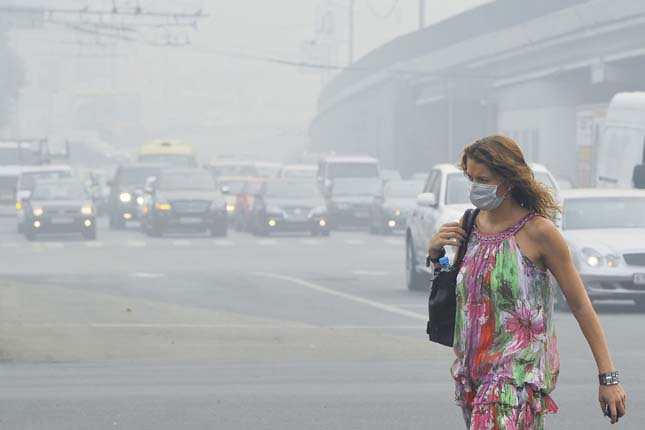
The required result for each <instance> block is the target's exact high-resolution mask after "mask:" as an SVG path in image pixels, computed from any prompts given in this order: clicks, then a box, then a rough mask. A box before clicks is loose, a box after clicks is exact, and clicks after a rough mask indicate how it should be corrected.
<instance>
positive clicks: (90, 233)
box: [81, 228, 96, 240]
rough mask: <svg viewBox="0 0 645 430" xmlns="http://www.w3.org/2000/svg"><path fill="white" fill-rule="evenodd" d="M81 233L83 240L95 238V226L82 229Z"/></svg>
mask: <svg viewBox="0 0 645 430" xmlns="http://www.w3.org/2000/svg"><path fill="white" fill-rule="evenodd" d="M81 234H82V235H83V239H85V240H96V228H91V229H88V230H83V232H82V233H81Z"/></svg>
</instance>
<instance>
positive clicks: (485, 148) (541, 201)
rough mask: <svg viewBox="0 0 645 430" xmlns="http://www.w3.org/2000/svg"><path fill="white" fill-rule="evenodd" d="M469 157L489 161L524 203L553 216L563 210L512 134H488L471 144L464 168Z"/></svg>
mask: <svg viewBox="0 0 645 430" xmlns="http://www.w3.org/2000/svg"><path fill="white" fill-rule="evenodd" d="M469 159H471V160H474V161H476V162H478V163H482V164H484V165H486V167H488V168H489V169H490V170H491V171H492V172H493V173H495V174H496V175H498V176H500V177H501V178H502V179H503V180H504V181H505V182H506V184H508V185H510V187H511V197H512V198H513V200H515V201H516V202H517V203H519V204H520V205H521V206H523V207H525V208H527V209H529V210H531V211H534V212H536V213H537V214H539V215H542V216H544V217H546V218H550V219H553V218H555V217H556V216H557V214H558V213H560V211H561V210H560V207H559V206H558V204H557V203H556V201H555V199H554V198H553V195H552V192H551V190H550V189H549V188H547V187H546V186H544V185H542V184H541V183H539V182H538V181H536V180H535V176H534V174H533V170H531V168H530V167H529V165H528V164H527V163H526V160H525V159H524V154H522V150H521V149H520V147H519V146H518V145H517V143H515V141H513V139H511V138H510V137H506V136H502V135H493V136H487V137H484V138H481V139H479V140H477V141H475V142H474V143H472V144H470V145H468V146H467V147H466V148H465V149H464V153H463V155H462V156H461V163H460V164H459V167H460V168H461V170H463V171H464V172H465V171H466V164H467V163H468V160H469Z"/></svg>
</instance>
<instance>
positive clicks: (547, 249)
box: [428, 136, 626, 430]
mask: <svg viewBox="0 0 645 430" xmlns="http://www.w3.org/2000/svg"><path fill="white" fill-rule="evenodd" d="M460 167H461V169H462V170H463V171H464V173H465V175H466V176H467V178H468V179H469V181H470V199H471V202H472V203H473V204H474V205H475V206H476V207H478V208H479V209H480V212H479V214H478V216H477V219H476V221H475V225H474V228H473V231H472V234H471V235H470V238H469V241H468V244H467V248H466V255H465V257H464V259H463V262H462V265H461V270H460V273H459V277H458V279H457V293H456V294H457V314H456V320H455V341H454V351H455V354H456V356H457V358H456V360H455V362H454V364H453V366H452V368H451V373H452V376H453V378H454V380H455V391H456V400H457V403H458V405H459V406H461V408H462V411H463V415H464V419H465V421H466V426H467V427H468V428H469V429H470V430H484V429H485V430H509V429H513V430H543V429H544V417H545V415H546V414H548V413H555V412H556V411H557V409H558V408H557V406H556V404H555V402H554V401H553V400H552V399H551V397H550V394H551V392H552V391H553V389H554V388H555V385H556V381H557V379H558V373H559V356H558V349H557V342H556V334H555V327H554V325H553V322H552V312H553V285H552V282H551V276H550V274H552V275H553V276H554V277H555V278H556V280H557V281H558V284H559V285H560V288H561V289H562V293H563V294H564V296H565V297H566V299H567V303H568V304H569V307H570V309H571V311H572V313H573V315H574V316H575V318H576V320H577V321H578V324H579V325H580V328H581V330H582V333H583V334H584V336H585V337H586V339H587V342H588V343H589V346H590V348H591V351H592V353H593V356H594V359H595V361H596V364H597V367H598V373H599V382H600V387H599V393H598V399H599V401H600V408H601V410H602V411H603V413H605V411H606V410H608V412H609V415H610V417H611V422H612V423H614V422H617V421H618V418H619V417H622V416H623V415H625V413H626V406H625V402H626V396H625V392H624V391H623V388H622V387H621V385H620V384H619V383H618V382H619V381H618V374H617V372H616V369H615V368H614V365H613V363H612V360H611V357H610V354H609V351H608V349H607V344H606V342H605V337H604V334H603V331H602V328H601V326H600V323H599V321H598V317H597V315H596V313H595V311H594V309H593V307H592V305H591V302H590V300H589V297H588V296H587V294H586V291H585V289H584V286H583V284H582V281H581V280H580V277H579V275H578V273H577V272H576V269H575V266H574V264H573V261H572V259H571V255H570V254H569V250H568V247H567V244H566V242H565V240H564V238H563V237H562V235H561V234H560V232H559V230H558V229H557V227H556V226H555V225H554V224H553V222H551V221H550V219H553V218H554V217H555V216H556V215H557V212H558V211H559V208H558V206H557V204H556V202H555V200H554V199H553V197H552V196H551V194H550V193H549V191H548V189H546V188H545V187H543V186H542V185H540V184H539V183H538V182H537V181H536V180H535V178H534V176H533V173H532V171H531V169H530V167H529V166H528V165H527V163H526V161H525V160H524V156H523V154H522V151H521V150H520V148H519V147H518V145H517V144H516V143H515V142H514V141H513V140H511V139H510V138H507V137H505V136H489V137H485V138H483V139H480V140H478V141H476V142H475V143H473V144H471V145H470V146H468V147H466V149H465V150H464V153H463V156H462V159H461V163H460ZM465 237H466V232H465V231H464V230H463V229H462V228H461V226H460V223H456V222H455V223H450V224H445V225H443V226H442V227H441V229H440V230H439V231H438V232H437V233H436V234H435V235H434V236H433V237H432V239H431V240H430V244H429V250H428V253H429V255H430V257H431V259H432V261H433V262H435V268H437V267H438V265H437V263H436V261H438V258H439V257H440V256H441V255H443V253H444V252H445V248H444V247H445V246H456V247H458V246H459V244H460V243H461V242H462V241H463V240H464V239H465Z"/></svg>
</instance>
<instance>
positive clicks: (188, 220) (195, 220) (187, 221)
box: [179, 217, 204, 224]
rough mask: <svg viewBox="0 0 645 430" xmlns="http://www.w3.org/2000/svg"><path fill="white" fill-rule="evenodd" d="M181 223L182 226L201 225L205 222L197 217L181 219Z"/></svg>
mask: <svg viewBox="0 0 645 430" xmlns="http://www.w3.org/2000/svg"><path fill="white" fill-rule="evenodd" d="M179 222H180V223H182V224H201V223H203V222H204V220H203V219H201V218H197V217H181V218H180V219H179Z"/></svg>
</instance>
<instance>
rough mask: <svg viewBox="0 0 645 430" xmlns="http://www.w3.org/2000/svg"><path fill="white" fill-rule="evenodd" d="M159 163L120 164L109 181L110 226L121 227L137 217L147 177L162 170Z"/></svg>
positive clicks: (108, 208)
mask: <svg viewBox="0 0 645 430" xmlns="http://www.w3.org/2000/svg"><path fill="white" fill-rule="evenodd" d="M161 167H162V166H161V165H158V164H131V165H126V166H120V167H119V168H118V169H117V171H116V173H115V174H114V179H113V180H112V181H111V182H110V183H109V185H110V195H109V196H108V202H107V212H108V216H109V218H110V228H116V229H121V228H124V227H125V224H126V222H127V221H131V220H135V219H137V207H138V206H139V205H140V204H141V202H142V199H143V197H142V194H143V187H144V185H145V183H146V179H148V178H149V177H152V176H157V175H158V174H159V172H160V171H161Z"/></svg>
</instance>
